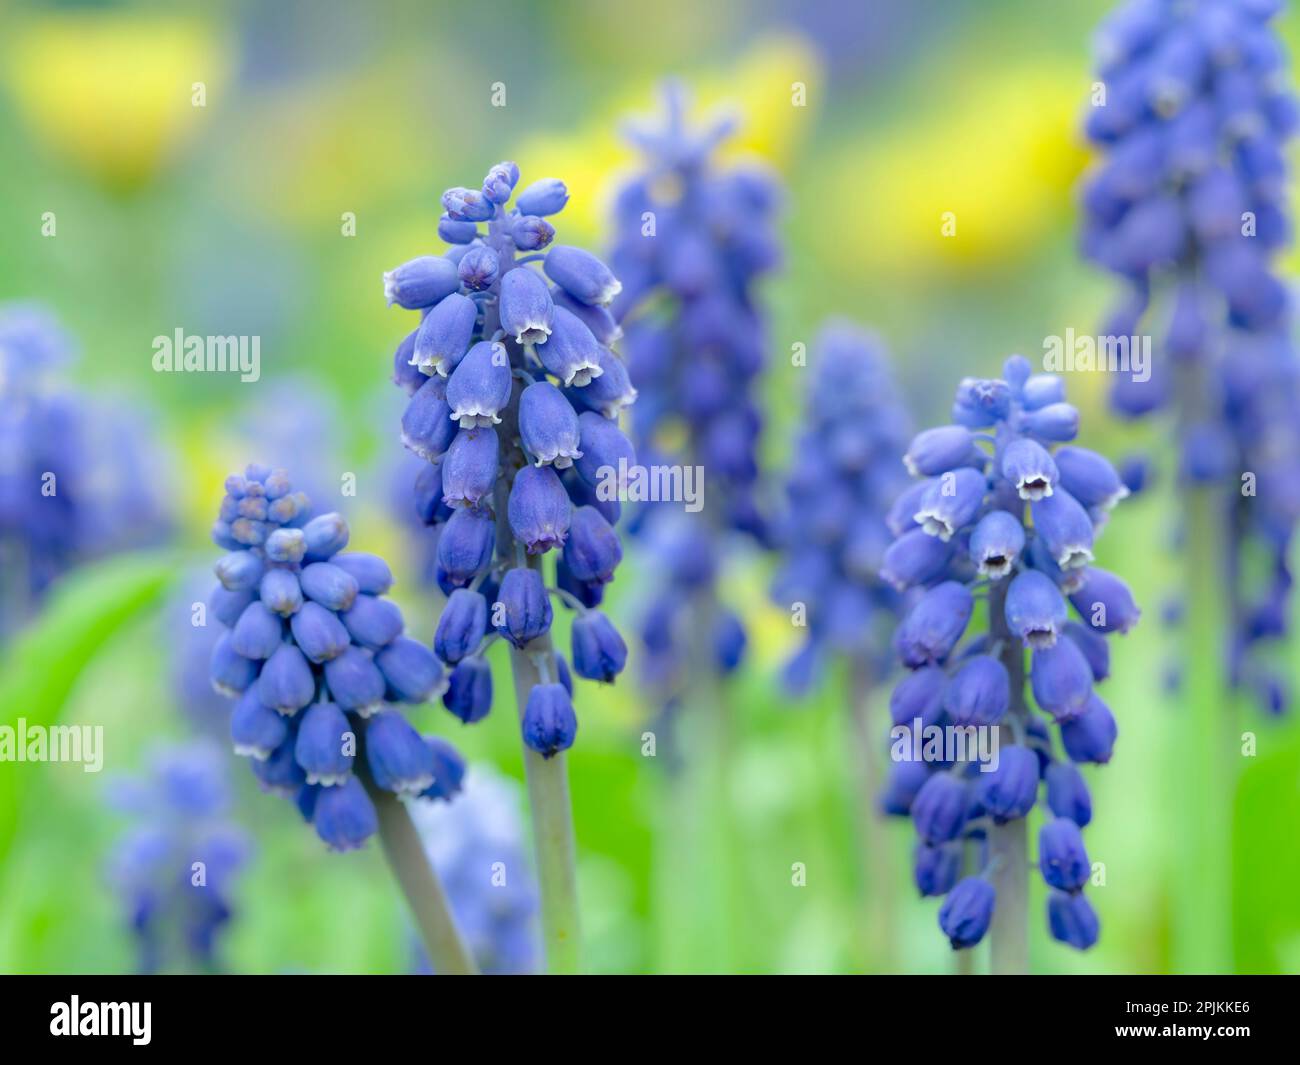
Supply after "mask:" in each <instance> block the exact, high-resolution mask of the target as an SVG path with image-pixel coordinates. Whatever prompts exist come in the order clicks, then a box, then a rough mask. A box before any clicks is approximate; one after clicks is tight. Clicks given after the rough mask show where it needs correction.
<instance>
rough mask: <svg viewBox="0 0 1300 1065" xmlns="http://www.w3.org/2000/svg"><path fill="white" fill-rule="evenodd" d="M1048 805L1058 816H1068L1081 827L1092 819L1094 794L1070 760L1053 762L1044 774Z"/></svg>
mask: <svg viewBox="0 0 1300 1065" xmlns="http://www.w3.org/2000/svg"><path fill="white" fill-rule="evenodd" d="M1043 779H1044V780H1045V781H1046V782H1047V805H1048V806H1049V807H1050V808H1051V811H1052V813H1054V814H1056V816H1057V817H1068V818H1069V819H1070V820H1071V821H1073V822H1074V823H1075V824H1076V825H1078V826H1079V827H1080V828H1083V827H1085V826H1086V825H1087V824H1088V822H1089V821H1091V820H1092V796H1091V795H1090V794H1089V793H1088V785H1087V784H1086V783H1084V779H1083V774H1082V773H1080V772H1079V770H1078V769H1076V768H1075V766H1074V765H1073V764H1071V763H1070V762H1053V763H1052V764H1051V765H1049V766H1048V767H1047V771H1046V772H1045V773H1044V774H1043Z"/></svg>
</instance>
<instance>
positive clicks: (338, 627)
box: [208, 465, 463, 851]
mask: <svg viewBox="0 0 1300 1065" xmlns="http://www.w3.org/2000/svg"><path fill="white" fill-rule="evenodd" d="M212 536H213V539H214V540H215V541H216V543H217V545H218V546H220V547H225V548H227V549H228V550H229V552H230V553H229V554H227V555H225V556H224V557H223V558H222V559H221V560H220V561H219V562H218V563H217V565H216V567H215V570H216V575H217V580H218V581H219V582H220V583H219V584H218V586H217V587H216V588H214V589H213V591H212V595H211V597H210V599H209V601H208V610H209V612H210V614H211V615H212V616H213V617H215V618H216V620H217V621H218V622H219V623H220V624H221V625H223V626H224V627H225V629H226V631H225V632H224V633H223V634H222V635H221V637H220V638H219V639H218V640H217V643H216V645H215V647H214V648H213V651H212V660H211V666H210V672H211V678H212V685H213V687H214V688H216V689H217V691H219V692H221V693H222V694H224V695H226V696H229V697H230V698H232V699H234V700H235V707H234V711H233V713H232V714H231V719H230V734H231V738H232V739H233V740H234V745H235V752H236V753H237V754H241V755H246V756H248V758H249V759H250V764H251V766H252V769H253V773H254V775H255V776H256V777H257V779H258V780H259V781H260V782H261V784H262V786H263V787H264V788H265V789H266V790H268V791H274V792H279V793H280V794H283V795H286V796H288V797H290V798H292V799H294V800H295V802H297V804H298V808H299V810H300V811H301V812H302V814H303V816H304V817H305V818H306V819H307V820H309V821H310V822H311V823H312V824H313V825H314V826H315V828H316V832H317V834H318V835H319V836H320V838H321V839H322V840H324V841H325V843H326V844H327V845H328V846H329V847H330V848H331V849H333V850H339V851H342V850H350V849H352V848H355V847H359V846H361V845H362V844H363V843H364V842H365V841H366V840H367V839H368V838H369V837H370V836H371V835H373V834H374V833H375V831H376V830H377V829H378V818H377V815H376V811H375V807H374V804H373V803H372V802H371V800H370V797H369V795H368V794H367V793H366V788H365V786H364V785H363V784H362V782H361V780H360V779H358V776H357V772H364V773H366V774H368V777H369V779H370V781H372V782H373V783H374V785H376V786H377V787H379V788H383V789H384V790H385V791H391V792H393V793H395V794H397V795H408V796H415V795H422V796H424V797H426V798H431V799H446V798H449V797H450V796H451V795H452V794H454V792H455V790H456V788H457V787H458V786H459V779H460V775H461V772H462V771H463V763H462V761H461V758H460V755H459V754H457V753H456V751H455V750H454V749H453V748H452V747H451V745H450V744H448V743H447V742H446V741H445V740H443V739H440V738H439V737H436V736H421V735H420V734H419V733H418V732H417V731H416V730H415V728H414V727H413V726H412V725H411V724H410V723H409V722H408V721H407V719H406V717H405V715H404V714H403V713H402V712H401V710H400V709H399V708H397V707H394V706H393V705H391V704H394V703H397V704H402V703H423V702H426V701H427V700H429V699H431V698H432V697H433V696H434V695H436V694H438V693H439V692H441V691H443V690H444V689H445V688H446V678H445V677H444V675H443V669H442V667H441V666H440V665H439V663H438V660H437V659H436V658H435V657H434V655H433V652H432V651H430V650H429V648H427V647H425V646H424V644H422V643H419V642H418V641H416V640H413V639H411V638H410V637H408V636H406V635H405V634H404V631H403V630H404V628H405V625H404V622H403V619H402V612H401V610H399V609H398V607H397V606H396V605H395V604H394V603H393V602H392V601H391V600H389V599H386V598H384V596H385V595H386V593H387V592H388V590H389V588H390V587H391V586H392V583H393V575H392V573H391V571H390V570H389V568H388V564H387V563H386V562H384V560H383V559H381V558H379V557H378V556H376V555H369V554H365V553H363V552H359V551H346V550H344V549H345V548H346V547H347V544H348V526H347V522H346V521H344V520H343V517H342V515H340V514H336V513H329V514H321V515H318V516H316V517H312V516H311V503H310V501H309V500H308V499H307V497H306V495H305V494H304V493H302V492H299V491H295V490H294V487H293V484H292V483H291V481H290V480H289V477H288V475H287V474H286V473H285V471H284V470H278V469H277V470H272V469H268V468H267V467H265V466H255V465H254V466H249V467H248V468H247V469H246V470H245V471H244V473H243V474H242V475H240V474H235V475H232V476H231V477H228V478H227V479H226V495H225V498H224V499H223V500H222V502H221V511H220V515H219V518H218V520H217V522H216V524H215V525H214V527H213V533H212ZM354 769H355V770H356V771H357V772H354Z"/></svg>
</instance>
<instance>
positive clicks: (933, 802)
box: [912, 772, 970, 843]
mask: <svg viewBox="0 0 1300 1065" xmlns="http://www.w3.org/2000/svg"><path fill="white" fill-rule="evenodd" d="M969 803H970V793H969V789H968V788H967V786H966V784H965V782H963V781H962V780H959V779H958V778H957V777H955V776H953V775H952V774H951V773H946V772H939V773H933V774H931V775H930V776H929V778H927V780H926V781H925V783H924V784H922V785H921V788H920V790H919V791H918V792H917V793H916V798H915V799H914V800H913V801H912V823H913V824H914V825H915V826H916V831H917V834H918V835H919V836H920V837H921V838H922V839H923V840H925V841H926V842H927V843H947V842H948V841H949V840H954V839H957V838H958V837H959V836H960V835H961V830H962V829H963V828H964V827H965V825H966V810H967V807H968V805H969Z"/></svg>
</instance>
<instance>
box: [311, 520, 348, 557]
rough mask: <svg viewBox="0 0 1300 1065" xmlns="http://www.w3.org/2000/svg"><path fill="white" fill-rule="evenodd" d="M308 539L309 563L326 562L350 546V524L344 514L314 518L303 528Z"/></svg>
mask: <svg viewBox="0 0 1300 1065" xmlns="http://www.w3.org/2000/svg"><path fill="white" fill-rule="evenodd" d="M302 533H303V536H305V537H306V538H307V554H306V556H305V558H306V560H307V561H308V562H324V561H325V560H326V559H327V558H330V557H332V556H333V555H336V554H338V552H340V551H342V550H343V549H344V548H345V547H347V546H348V535H349V534H348V523H347V522H346V521H344V520H343V515H342V514H337V513H333V512H331V513H329V514H322V515H320V516H319V517H316V518H312V519H311V521H309V522H308V523H307V524H306V525H304V526H303V527H302Z"/></svg>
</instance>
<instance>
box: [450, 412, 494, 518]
mask: <svg viewBox="0 0 1300 1065" xmlns="http://www.w3.org/2000/svg"><path fill="white" fill-rule="evenodd" d="M498 448H499V445H498V442H497V433H496V430H495V429H493V428H492V427H491V426H490V425H488V426H482V427H480V428H477V429H462V430H461V431H460V432H458V433H457V434H456V439H455V440H453V441H452V442H451V447H449V448H447V454H446V455H444V456H443V459H442V501H443V502H444V503H445V504H446V505H447V506H449V507H463V506H470V507H472V506H475V505H477V504H478V503H479V502H480V501H482V500H483V499H486V498H490V497H491V495H492V489H493V488H494V487H495V486H496V481H497V470H498V467H499V466H500V459H499V455H498Z"/></svg>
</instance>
